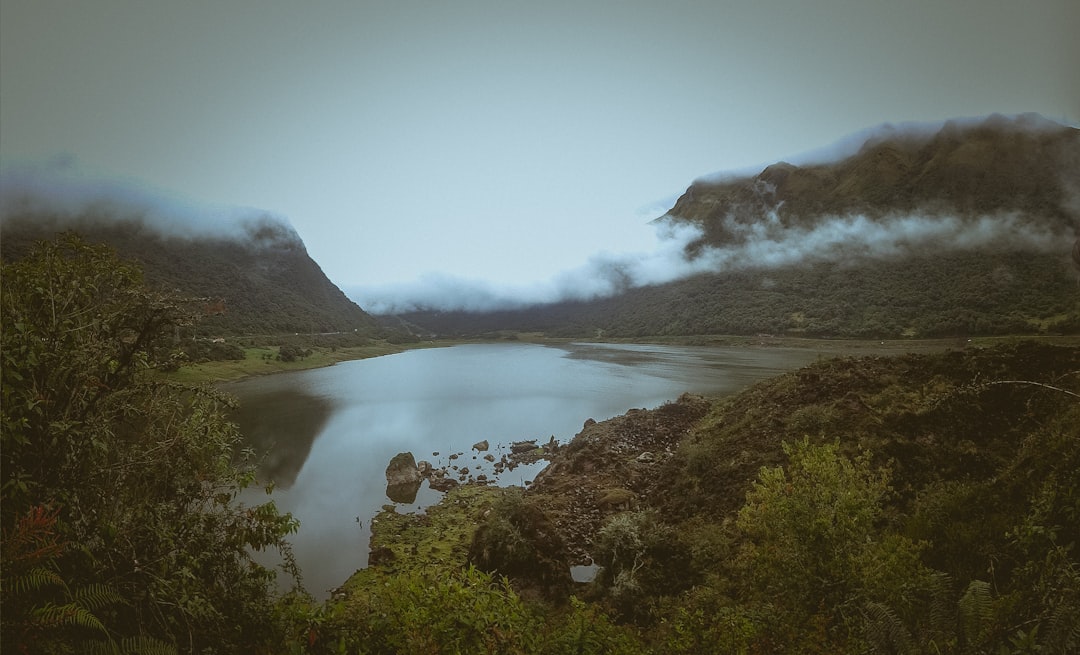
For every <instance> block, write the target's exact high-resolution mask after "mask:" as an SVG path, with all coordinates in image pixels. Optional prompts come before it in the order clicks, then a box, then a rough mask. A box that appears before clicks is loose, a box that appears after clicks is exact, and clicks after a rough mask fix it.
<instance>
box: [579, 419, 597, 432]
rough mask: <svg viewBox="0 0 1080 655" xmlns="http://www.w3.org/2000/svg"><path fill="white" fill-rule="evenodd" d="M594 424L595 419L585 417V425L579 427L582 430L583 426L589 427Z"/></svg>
mask: <svg viewBox="0 0 1080 655" xmlns="http://www.w3.org/2000/svg"><path fill="white" fill-rule="evenodd" d="M594 425H596V419H592V418H587V419H585V425H583V426H581V429H582V430H584V429H585V428H591V427H592V426H594Z"/></svg>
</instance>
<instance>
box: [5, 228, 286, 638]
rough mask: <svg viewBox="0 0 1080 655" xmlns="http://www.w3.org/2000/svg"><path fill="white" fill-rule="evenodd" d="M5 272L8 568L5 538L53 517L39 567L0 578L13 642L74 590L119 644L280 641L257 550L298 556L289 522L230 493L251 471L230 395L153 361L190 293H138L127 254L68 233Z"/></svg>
mask: <svg viewBox="0 0 1080 655" xmlns="http://www.w3.org/2000/svg"><path fill="white" fill-rule="evenodd" d="M3 280H4V285H3V289H2V297H0V304H2V313H0V320H2V325H0V328H2V332H0V339H2V347H0V358H2V370H3V379H2V385H0V466H2V473H3V476H2V477H3V484H2V486H0V498H2V502H0V526H2V527H3V530H4V535H5V548H4V549H3V551H2V557H3V568H4V571H5V575H6V573H7V572H8V571H9V570H11V571H19V570H20V569H19V567H20V566H23V564H21V563H20V562H19V561H18V557H19V553H20V551H19V550H18V549H14V548H8V547H7V546H8V541H7V537H9V536H11V535H18V534H25V532H26V527H25V523H24V521H25V520H26V517H27V516H28V515H32V514H33V512H35V511H37V510H35V508H51V509H50V511H51V512H54V513H55V519H56V520H55V522H54V523H52V524H51V526H52V527H50V528H49V529H50V530H53V531H54V532H55V534H53V535H52V536H50V537H48V538H47V539H46V540H45V542H44V543H45V544H46V545H47V546H48V547H49V548H50V549H51V550H49V552H48V557H47V558H45V559H44V560H43V567H44V568H41V567H38V568H39V569H41V570H47V571H49V572H50V573H49V577H48V578H41V577H40V576H39V577H36V578H35V577H33V576H31V577H30V578H29V580H30V581H31V582H33V584H29V585H28V586H24V587H21V588H19V589H15V588H12V587H9V586H6V585H5V587H4V590H3V615H4V625H3V629H4V634H3V641H4V645H5V648H6V647H8V646H9V645H12V646H13V647H16V648H17V647H18V645H19V644H20V643H25V642H23V641H22V640H23V639H24V638H25V635H27V634H28V633H27V632H26V628H28V627H29V626H32V624H33V617H34V616H35V612H38V611H39V610H40V612H43V613H44V614H43V615H49V612H50V611H53V610H49V608H56V607H63V606H71V603H82V604H81V605H78V607H81V608H82V609H84V610H86V611H87V612H90V613H92V614H93V616H94V617H96V618H98V619H99V621H100V624H101V625H100V626H97V625H94V626H93V627H95V628H98V627H100V628H103V629H104V630H105V634H107V635H108V638H109V639H115V640H116V641H117V642H118V643H124V642H125V640H128V643H134V642H131V641H130V640H131V639H136V638H142V637H153V638H154V639H157V640H159V641H163V642H168V643H171V644H177V645H180V644H182V645H183V648H184V649H185V650H188V651H198V650H201V649H203V648H213V649H216V652H250V649H251V648H253V647H258V646H259V645H260V644H266V643H274V642H275V640H276V633H277V629H276V627H275V626H274V625H273V622H272V620H271V617H272V612H271V608H272V603H273V586H274V572H273V571H270V570H268V569H266V568H264V567H262V566H260V565H258V564H256V563H255V562H254V561H253V560H252V558H251V555H250V551H251V550H261V549H265V548H278V549H282V550H284V551H285V555H286V562H287V563H288V562H290V561H291V559H290V558H289V556H288V552H287V545H286V544H285V542H284V540H283V539H284V536H285V535H287V534H288V533H289V532H290V531H292V530H293V529H294V528H295V525H296V524H295V521H293V520H292V518H291V517H289V516H288V515H282V514H280V513H278V511H277V510H276V509H275V508H274V506H273V505H272V504H271V503H267V504H264V505H259V506H254V507H248V506H244V505H242V504H240V503H238V502H237V496H238V494H239V493H240V491H241V490H243V489H244V488H245V487H246V486H248V485H249V484H250V483H251V482H252V481H253V480H254V472H253V468H251V467H250V466H248V465H246V464H243V462H244V457H243V456H242V453H240V452H239V444H240V435H239V434H238V432H237V429H236V427H235V426H234V425H232V424H231V423H228V422H227V421H226V419H225V415H224V410H225V408H226V406H227V405H228V401H227V399H225V398H224V397H222V396H220V395H218V394H217V393H215V392H213V391H212V390H210V389H207V388H199V389H192V388H183V387H179V386H176V385H173V384H171V383H166V382H161V381H160V379H155V378H152V377H148V376H146V375H145V372H146V371H147V370H149V369H151V368H153V367H155V366H157V365H158V364H159V363H160V362H161V359H159V357H161V353H163V352H167V351H168V348H167V344H168V343H170V342H171V340H172V337H173V334H174V331H175V327H176V326H177V325H181V324H187V323H188V322H189V321H190V319H191V317H190V315H189V313H188V311H187V308H188V307H190V303H187V302H186V301H184V300H183V299H179V298H175V297H173V296H171V295H167V294H160V293H155V292H151V291H149V290H147V289H146V288H145V287H143V286H142V284H141V276H140V274H139V271H138V270H137V269H136V268H135V267H133V266H131V265H129V264H125V263H123V262H120V261H118V260H117V259H116V258H115V256H114V255H113V254H112V253H111V252H110V251H109V250H108V249H106V248H104V247H98V246H89V245H86V244H85V243H83V242H81V241H79V240H78V239H76V238H73V237H69V238H65V239H63V240H61V241H59V242H56V243H42V244H40V245H39V246H38V247H37V248H36V249H35V250H34V252H33V253H32V254H31V255H30V256H28V257H27V258H25V259H22V260H20V261H19V262H16V263H14V264H9V265H8V264H5V265H4V267H3ZM238 461H239V462H241V466H242V467H243V468H237V464H236V462H238ZM50 544H51V545H50ZM54 546H55V547H54ZM35 575H36V574H35ZM35 580H36V582H34V581H35ZM47 581H51V582H50V583H49V584H41V583H42V582H47ZM102 585H105V586H102ZM64 590H68V591H64ZM82 590H90V591H89V593H91V594H92V597H93V598H95V599H96V600H94V601H93V602H92V603H88V602H84V600H83V599H84V597H83V596H81V594H82V593H83V591H82ZM106 590H107V591H108V593H105V591H106ZM20 592H27V593H29V595H27V594H26V593H20ZM57 593H59V594H60V595H59V596H57V595H56V594H57ZM106 601H108V602H106ZM113 601H115V602H113ZM58 603H63V604H62V605H58ZM16 606H18V607H21V608H26V607H30V608H32V610H31V612H30V614H25V613H23V614H20V613H19V612H18V611H15V610H14V609H13V608H14V607H16ZM51 616H53V618H59V617H62V616H66V615H64V614H63V613H61V614H60V615H55V614H53V615H51ZM82 616H84V617H87V616H88V615H82ZM19 617H22V618H19ZM28 617H29V618H28ZM89 626H90V622H89V618H87V619H86V621H83V622H82V625H81V627H82V628H86V627H89ZM53 636H55V637H56V638H57V640H58V641H59V642H60V644H63V645H66V646H67V647H71V646H73V645H74V644H77V643H80V642H78V641H74V639H76V637H77V635H72V634H69V633H67V632H60V633H54V634H53ZM58 648H60V645H58ZM60 649H61V650H62V648H60Z"/></svg>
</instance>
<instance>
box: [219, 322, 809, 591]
mask: <svg viewBox="0 0 1080 655" xmlns="http://www.w3.org/2000/svg"><path fill="white" fill-rule="evenodd" d="M821 354H822V353H819V352H818V351H816V350H813V349H802V348H798V349H796V348H746V347H741V348H720V347H682V346H657V345H621V344H619V345H616V344H585V343H582V344H564V345H559V346H546V345H535V344H524V343H521V344H519V343H506V344H475V345H460V346H452V347H445V348H428V349H419V350H410V351H406V352H403V353H399V354H395V355H387V356H383V357H377V358H373V359H364V360H356V361H350V362H342V363H339V364H336V365H334V366H331V367H328V368H320V369H313V370H307V371H297V372H293V373H281V374H276V375H269V376H263V377H256V378H249V379H246V380H242V381H240V382H235V383H230V384H227V385H223V387H222V388H223V390H224V391H226V392H228V393H231V394H233V395H235V396H236V397H237V398H238V399H239V400H240V403H241V408H240V410H239V411H238V412H237V414H236V420H237V422H238V423H239V425H240V428H241V431H242V432H243V434H244V436H245V438H246V439H247V440H248V442H249V443H250V445H251V446H252V447H253V448H254V449H255V450H256V452H257V453H259V454H265V457H264V459H263V460H262V462H261V464H260V476H261V477H263V478H266V479H273V480H274V482H275V485H276V486H275V489H274V491H273V493H272V498H273V500H274V502H275V503H276V504H277V506H278V508H279V509H280V510H282V511H285V512H291V513H292V514H293V516H294V517H296V518H297V519H299V521H300V530H299V532H298V533H297V534H295V535H292V536H291V542H292V544H293V548H294V553H295V555H296V559H297V561H298V563H299V565H300V568H301V570H302V572H303V575H304V584H305V586H306V588H307V589H308V590H309V591H310V592H311V593H312V594H313V595H315V596H316V597H319V598H324V597H325V596H326V595H327V593H328V592H329V590H330V589H333V588H335V587H338V586H340V585H341V584H342V583H344V582H345V580H346V579H347V578H348V577H349V576H350V575H352V573H353V572H355V571H356V570H357V569H359V568H363V567H365V566H367V557H368V542H369V540H370V536H371V533H370V526H371V518H372V517H373V516H374V515H375V514H376V513H378V511H379V510H380V509H381V508H382V506H383V505H385V504H395V505H396V507H397V511H399V512H409V511H417V510H422V509H423V508H424V507H426V506H428V505H430V504H433V503H436V502H438V499H439V497H440V496H441V494H440V493H439V492H436V491H434V490H431V489H429V488H428V487H427V482H426V481H425V482H424V483H423V485H422V486H421V488H420V490H419V492H418V494H417V495H416V498H415V500H412V499H407V500H412V502H397V503H393V501H391V500H390V499H389V498H388V497H387V495H386V491H387V490H386V477H385V471H386V465H387V464H388V463H389V461H390V459H391V458H392V457H393V456H394V455H395V454H396V453H399V452H412V453H413V455H414V456H415V458H416V459H417V460H418V461H419V460H427V461H429V462H431V463H432V464H433V465H434V466H436V467H438V466H445V465H448V464H450V463H451V461H450V459H449V458H450V456H451V455H453V454H460V457H459V458H458V459H457V460H456V461H454V462H453V463H454V464H459V465H461V466H468V467H469V468H470V469H471V470H472V472H473V473H474V474H475V473H483V474H486V475H488V477H489V478H494V477H495V476H494V474H493V471H492V465H491V464H489V463H488V462H486V461H484V460H483V459H482V455H483V454H484V453H477V452H476V451H472V450H471V447H472V445H473V444H474V443H476V442H479V441H482V440H487V441H488V442H489V443H490V445H491V451H490V452H491V454H493V455H494V456H495V457H496V459H498V458H499V457H500V456H501V455H502V454H503V453H507V452H508V451H509V445H510V443H511V442H513V441H519V440H525V439H538V440H539V441H540V442H546V441H547V440H548V439H549V438H551V437H552V436H553V437H554V438H555V439H556V440H557V441H559V442H562V443H566V442H568V441H569V440H570V439H572V438H573V437H574V435H575V434H577V432H579V431H580V430H581V428H582V424H583V423H584V421H585V420H586V419H589V418H592V419H595V420H597V421H602V420H604V419H608V418H611V417H612V416H617V415H619V414H623V413H625V412H626V411H627V410H628V409H631V408H653V407H657V406H659V405H661V404H663V403H665V402H667V401H670V400H674V399H675V398H677V397H678V396H679V395H680V394H682V393H683V392H687V391H689V392H694V393H701V394H707V395H711V394H727V393H732V392H735V391H738V390H739V389H742V388H744V387H745V386H747V385H749V384H750V383H752V382H754V381H756V380H759V379H762V378H766V377H770V376H772V375H775V374H777V373H780V372H783V371H787V370H791V369H794V368H798V367H800V366H803V365H805V364H808V363H810V362H812V361H814V360H815V359H817V358H818V357H819V356H820V355H821ZM543 466H544V463H543V462H540V463H538V464H535V465H530V466H520V467H517V468H515V469H514V470H512V471H504V472H503V473H502V475H501V476H499V478H498V483H499V484H502V485H527V484H528V483H529V482H530V481H531V480H532V478H533V477H534V476H535V475H536V474H537V473H538V472H539V471H540V470H541V469H542V467H543ZM248 491H249V492H250V493H247V494H245V496H244V497H243V498H242V499H241V500H242V501H244V502H248V503H255V502H263V501H265V499H266V496H265V495H264V494H263V492H262V490H261V489H260V490H248ZM399 500H400V499H399Z"/></svg>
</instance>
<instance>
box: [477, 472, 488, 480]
mask: <svg viewBox="0 0 1080 655" xmlns="http://www.w3.org/2000/svg"><path fill="white" fill-rule="evenodd" d="M476 481H477V482H487V481H488V476H486V475H484V474H483V473H481V474H480V475H478V476H476Z"/></svg>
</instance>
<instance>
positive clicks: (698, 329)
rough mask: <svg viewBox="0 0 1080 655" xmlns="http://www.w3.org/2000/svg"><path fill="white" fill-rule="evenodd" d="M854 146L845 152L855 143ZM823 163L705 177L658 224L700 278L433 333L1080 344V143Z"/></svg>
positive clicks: (878, 152)
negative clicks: (1062, 335) (1079, 265)
mask: <svg viewBox="0 0 1080 655" xmlns="http://www.w3.org/2000/svg"><path fill="white" fill-rule="evenodd" d="M849 141H850V139H849ZM850 150H851V151H850V152H848V153H846V155H845V156H843V157H840V158H834V159H833V160H831V161H813V160H812V158H811V161H806V162H803V163H802V164H801V165H796V164H792V163H789V162H779V163H776V164H773V165H771V166H768V167H766V168H764V169H763V170H761V171H760V172H759V173H758V174H756V175H748V176H742V177H718V176H712V177H709V178H702V179H700V180H698V181H695V182H694V183H693V184H692V185H691V186H690V187H689V188H688V189H687V190H686V192H685V193H684V194H683V195H682V196H681V197H680V198H679V199H678V201H677V202H676V203H675V205H674V206H673V207H672V208H671V210H669V211H668V212H667V213H666V214H665V215H664V216H662V217H660V218H659V219H657V220H656V221H655V222H656V223H657V224H659V225H661V226H663V227H665V228H668V229H669V230H670V231H679V230H681V231H682V232H683V233H685V232H687V231H689V232H690V233H691V234H692V238H690V239H688V240H687V243H686V246H685V250H684V255H685V258H686V260H687V264H688V266H689V268H691V269H692V270H695V271H697V273H696V274H695V275H691V276H690V277H686V278H683V279H679V280H676V281H673V282H669V283H666V284H660V285H654V286H644V287H636V288H632V287H627V288H625V289H624V290H623V292H622V293H619V294H618V295H615V296H613V297H609V298H599V299H595V300H592V301H575V302H562V303H555V304H550V305H541V306H534V307H528V308H525V309H519V310H508V311H499V312H489V313H468V312H445V311H444V312H436V311H419V312H411V313H408V314H403V315H402V316H401V317H400V318H401V319H402V320H403V321H405V322H407V323H408V324H414V325H417V326H422V327H423V328H424V329H426V330H428V331H430V332H432V333H438V334H457V335H467V334H483V333H486V332H493V331H499V330H523V331H531V330H537V331H544V332H548V333H552V334H557V335H563V336H595V335H598V334H603V335H607V336H635V337H640V336H655V335H697V334H717V333H724V334H758V333H762V332H764V333H769V334H795V335H812V336H841V337H872V338H897V337H929V336H958V335H974V334H1002V333H1038V332H1070V333H1074V332H1077V331H1080V292H1078V289H1077V280H1076V273H1075V271H1074V270H1073V268H1072V266H1071V265H1070V262H1069V259H1070V249H1071V248H1073V244H1074V242H1075V240H1076V238H1077V236H1078V233H1080V226H1078V220H1080V130H1077V129H1075V128H1070V127H1065V126H1062V125H1059V124H1057V123H1054V122H1052V121H1048V120H1046V119H1043V118H1041V117H1038V116H1034V115H1021V116H1016V117H1005V116H1000V115H993V116H989V117H986V118H981V119H962V120H954V121H948V122H945V123H943V124H937V125H926V124H923V125H901V126H899V127H896V126H884V127H881V128H876V129H872V130H868V131H865V132H863V133H861V134H860V135H859V139H858V141H857V147H855V148H853V149H850Z"/></svg>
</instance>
